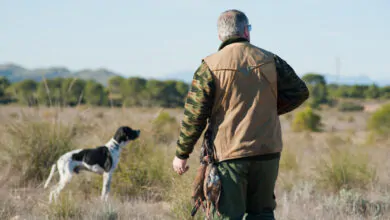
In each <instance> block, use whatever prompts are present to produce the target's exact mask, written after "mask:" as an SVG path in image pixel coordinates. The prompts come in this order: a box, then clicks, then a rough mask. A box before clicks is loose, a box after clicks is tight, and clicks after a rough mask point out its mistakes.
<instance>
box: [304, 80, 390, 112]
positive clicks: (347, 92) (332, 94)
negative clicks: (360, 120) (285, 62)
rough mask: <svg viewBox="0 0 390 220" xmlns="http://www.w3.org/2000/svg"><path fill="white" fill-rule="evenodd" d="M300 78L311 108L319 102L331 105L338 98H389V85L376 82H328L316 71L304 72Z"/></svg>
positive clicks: (319, 103) (318, 104)
mask: <svg viewBox="0 0 390 220" xmlns="http://www.w3.org/2000/svg"><path fill="white" fill-rule="evenodd" d="M302 79H303V81H305V83H306V85H307V86H308V88H309V91H310V97H309V100H308V102H307V104H308V105H310V106H311V107H313V108H317V107H318V106H320V105H321V104H328V105H332V104H334V103H335V102H337V101H338V100H340V99H350V100H353V99H356V100H363V99H366V100H367V99H368V100H374V99H375V100H378V99H390V85H389V86H383V87H379V86H378V85H376V84H371V85H360V84H355V85H340V84H332V83H331V84H328V83H327V82H326V80H325V77H324V76H323V75H320V74H316V73H308V74H305V75H304V76H303V77H302Z"/></svg>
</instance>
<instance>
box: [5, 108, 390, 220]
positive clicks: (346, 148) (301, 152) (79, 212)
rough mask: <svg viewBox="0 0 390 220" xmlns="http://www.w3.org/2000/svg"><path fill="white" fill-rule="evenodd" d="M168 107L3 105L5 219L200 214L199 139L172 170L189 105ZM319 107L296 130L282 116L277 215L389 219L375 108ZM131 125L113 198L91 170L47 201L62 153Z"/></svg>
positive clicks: (384, 156) (388, 176)
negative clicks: (184, 166)
mask: <svg viewBox="0 0 390 220" xmlns="http://www.w3.org/2000/svg"><path fill="white" fill-rule="evenodd" d="M160 110H161V109H151V108H150V109H142V108H132V109H126V108H123V109H121V108H117V109H111V108H88V107H86V106H80V107H78V108H73V109H71V108H63V109H59V108H58V109H56V108H53V109H47V108H20V107H17V106H7V107H4V106H2V107H0V165H1V166H0V173H1V175H0V219H10V218H12V217H15V216H19V219H191V218H190V216H189V214H190V210H191V208H192V206H191V187H192V180H193V177H194V175H195V171H196V167H197V165H198V155H199V153H198V149H199V146H198V145H197V147H196V150H195V152H194V154H193V155H192V157H191V158H190V160H189V163H190V170H189V172H188V173H186V175H184V176H178V175H176V174H175V173H173V172H172V169H171V162H172V159H173V156H174V151H175V141H176V137H177V135H178V129H179V122H180V119H181V118H182V110H181V109H168V110H164V111H163V112H160ZM159 113H161V114H159ZM319 113H320V114H321V117H322V119H323V122H324V127H323V131H322V132H314V133H313V132H302V133H295V132H292V131H291V120H292V116H291V117H287V116H286V117H281V120H282V128H283V132H284V133H283V140H284V146H285V147H284V151H283V153H282V159H281V164H280V175H279V178H278V182H277V188H276V192H275V194H276V197H277V203H278V206H277V209H276V217H277V219H282V220H287V219H288V220H291V219H374V217H373V216H374V215H377V216H378V217H377V218H376V219H390V218H389V217H386V216H390V210H389V207H388V206H389V204H390V192H389V187H388V183H389V182H390V173H389V172H388V170H389V169H390V161H389V160H388V155H389V153H390V149H389V148H388V146H389V143H390V142H389V141H388V140H383V141H382V142H367V141H366V140H367V138H369V132H367V131H366V129H365V128H366V121H367V120H366V119H367V118H369V116H370V114H371V113H368V112H353V113H339V112H337V111H335V110H334V109H329V110H327V111H324V112H319ZM290 115H292V114H290ZM341 116H342V117H343V118H347V119H348V120H342V121H341V120H339V119H340V118H341ZM349 118H353V120H350V119H349ZM124 124H125V125H129V126H130V127H134V128H140V129H141V130H142V133H141V138H140V139H139V140H137V141H135V142H132V143H130V144H129V145H128V146H126V148H125V150H124V151H123V154H122V155H121V161H120V165H119V169H118V170H116V172H115V174H114V177H113V183H112V190H111V197H110V198H111V200H110V202H109V203H107V204H104V203H102V202H100V201H99V194H100V189H101V176H98V175H95V174H91V173H83V174H82V175H78V176H76V177H75V178H74V179H73V181H72V182H71V183H70V184H69V185H68V186H67V187H66V188H65V189H64V191H63V193H62V194H61V197H60V201H61V202H60V203H59V204H52V205H48V203H47V200H48V191H45V190H43V189H42V183H43V181H44V180H45V179H46V178H47V175H48V173H49V170H48V169H49V167H50V166H51V163H52V162H53V161H54V160H55V158H57V156H58V155H59V154H61V153H62V152H63V151H66V150H68V149H74V148H81V147H82V148H84V147H95V146H99V145H101V144H104V143H106V142H107V141H108V140H109V138H111V136H112V134H113V132H114V131H115V130H116V128H117V127H118V126H120V125H124ZM198 144H199V143H198ZM55 181H57V178H53V180H52V183H54V182H55ZM379 208H380V209H379ZM378 210H379V211H378ZM201 213H202V212H201V211H199V212H198V214H197V217H196V219H201Z"/></svg>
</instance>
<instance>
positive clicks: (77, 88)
mask: <svg viewBox="0 0 390 220" xmlns="http://www.w3.org/2000/svg"><path fill="white" fill-rule="evenodd" d="M84 88H85V80H82V79H76V78H66V79H64V80H63V81H62V84H61V90H62V94H63V100H64V105H70V106H75V105H77V104H78V103H84V96H83V95H84Z"/></svg>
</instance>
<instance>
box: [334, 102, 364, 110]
mask: <svg viewBox="0 0 390 220" xmlns="http://www.w3.org/2000/svg"><path fill="white" fill-rule="evenodd" d="M338 110H339V111H341V112H352V111H363V110H364V106H362V105H360V104H357V103H353V102H343V103H340V105H339V106H338Z"/></svg>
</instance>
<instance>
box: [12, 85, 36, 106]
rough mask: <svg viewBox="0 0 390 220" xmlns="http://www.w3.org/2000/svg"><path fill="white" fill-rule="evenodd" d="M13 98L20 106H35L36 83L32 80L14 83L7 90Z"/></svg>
mask: <svg viewBox="0 0 390 220" xmlns="http://www.w3.org/2000/svg"><path fill="white" fill-rule="evenodd" d="M7 90H8V91H9V92H10V93H11V94H13V97H14V98H16V99H17V100H18V102H19V103H21V104H26V105H28V106H32V105H35V104H37V99H36V97H35V93H36V90H37V83H36V82H35V81H34V80H31V79H27V80H23V81H20V82H17V83H14V84H13V85H11V86H10V87H9V88H8V89H7Z"/></svg>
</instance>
